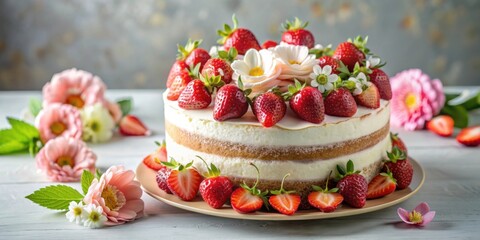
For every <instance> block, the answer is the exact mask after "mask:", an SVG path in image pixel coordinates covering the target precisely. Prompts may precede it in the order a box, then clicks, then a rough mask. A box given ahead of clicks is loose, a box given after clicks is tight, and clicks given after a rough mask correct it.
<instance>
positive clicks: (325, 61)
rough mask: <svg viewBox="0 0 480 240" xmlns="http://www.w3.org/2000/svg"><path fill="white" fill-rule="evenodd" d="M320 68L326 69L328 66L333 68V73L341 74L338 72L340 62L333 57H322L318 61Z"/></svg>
mask: <svg viewBox="0 0 480 240" xmlns="http://www.w3.org/2000/svg"><path fill="white" fill-rule="evenodd" d="M318 60H319V61H320V62H319V65H320V67H322V68H323V67H325V66H326V65H329V66H331V67H332V73H335V74H339V73H340V72H339V71H338V70H337V68H338V67H339V64H338V60H337V59H335V58H333V57H331V56H322V57H320V58H319V59H318Z"/></svg>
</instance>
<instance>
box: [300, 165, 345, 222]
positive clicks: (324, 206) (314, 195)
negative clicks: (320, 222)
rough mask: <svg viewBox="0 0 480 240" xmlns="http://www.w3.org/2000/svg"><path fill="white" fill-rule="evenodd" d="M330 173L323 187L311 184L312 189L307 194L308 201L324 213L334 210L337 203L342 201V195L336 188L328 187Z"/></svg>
mask: <svg viewBox="0 0 480 240" xmlns="http://www.w3.org/2000/svg"><path fill="white" fill-rule="evenodd" d="M331 174H332V172H330V175H331ZM330 175H329V176H328V178H327V182H326V183H325V188H321V187H319V186H315V185H313V186H312V188H313V190H314V191H313V192H311V193H310V194H308V203H310V205H312V206H313V207H315V208H318V209H320V211H322V212H326V213H329V212H333V211H335V210H336V209H337V207H338V205H340V204H341V203H342V202H343V196H342V194H340V193H338V188H332V189H328V181H329V180H330Z"/></svg>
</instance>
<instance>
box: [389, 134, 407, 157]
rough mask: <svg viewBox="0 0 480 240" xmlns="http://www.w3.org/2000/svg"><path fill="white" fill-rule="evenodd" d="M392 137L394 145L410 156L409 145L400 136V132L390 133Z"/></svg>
mask: <svg viewBox="0 0 480 240" xmlns="http://www.w3.org/2000/svg"><path fill="white" fill-rule="evenodd" d="M390 139H391V140H392V147H397V148H399V149H400V150H402V151H403V152H405V155H407V156H408V151H407V146H406V145H405V143H404V142H403V141H402V139H401V138H400V137H399V136H398V133H390Z"/></svg>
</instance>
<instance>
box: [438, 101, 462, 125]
mask: <svg viewBox="0 0 480 240" xmlns="http://www.w3.org/2000/svg"><path fill="white" fill-rule="evenodd" d="M440 114H443V115H449V116H450V117H452V118H453V122H454V126H455V127H457V128H465V127H468V111H467V110H466V109H465V107H463V106H462V105H457V106H450V105H445V106H444V107H443V108H442V110H441V111H440Z"/></svg>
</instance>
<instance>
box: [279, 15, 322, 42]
mask: <svg viewBox="0 0 480 240" xmlns="http://www.w3.org/2000/svg"><path fill="white" fill-rule="evenodd" d="M307 26H308V22H305V23H303V22H302V21H300V19H298V18H295V21H293V22H290V21H287V22H286V23H285V24H283V28H284V29H285V32H283V34H282V42H286V43H288V44H292V45H303V46H307V47H308V48H313V46H314V45H315V38H314V37H313V34H312V33H311V32H310V31H308V30H305V28H306V27H307Z"/></svg>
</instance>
